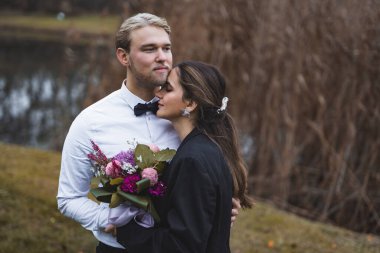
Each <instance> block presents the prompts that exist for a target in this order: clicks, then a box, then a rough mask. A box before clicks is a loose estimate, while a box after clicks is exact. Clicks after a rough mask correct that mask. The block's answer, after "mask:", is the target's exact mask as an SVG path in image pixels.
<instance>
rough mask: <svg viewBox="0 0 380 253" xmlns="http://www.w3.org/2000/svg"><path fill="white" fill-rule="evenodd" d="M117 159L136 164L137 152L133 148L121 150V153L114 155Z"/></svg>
mask: <svg viewBox="0 0 380 253" xmlns="http://www.w3.org/2000/svg"><path fill="white" fill-rule="evenodd" d="M114 159H115V160H118V161H120V162H122V163H129V164H131V165H132V166H135V165H136V163H135V154H134V152H133V150H131V149H130V150H128V151H121V152H120V153H119V154H117V155H115V157H114Z"/></svg>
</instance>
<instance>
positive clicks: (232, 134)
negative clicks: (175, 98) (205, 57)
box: [176, 61, 252, 207]
mask: <svg viewBox="0 0 380 253" xmlns="http://www.w3.org/2000/svg"><path fill="white" fill-rule="evenodd" d="M176 70H177V71H178V75H179V82H180V84H181V86H182V88H183V91H184V93H183V99H187V100H190V101H194V102H196V103H197V108H196V112H197V113H196V117H195V118H194V119H193V120H194V123H195V127H197V128H198V129H200V130H201V131H202V132H204V133H205V134H206V135H207V136H209V138H210V139H211V140H213V141H214V142H215V143H216V144H217V145H218V146H219V147H220V149H221V151H222V152H223V155H224V157H225V158H226V161H227V163H228V165H229V168H230V171H231V174H232V178H233V186H234V197H237V198H238V199H240V203H241V206H242V207H251V206H252V200H251V199H250V197H249V196H248V193H247V168H246V165H245V163H244V160H243V158H242V156H241V153H240V148H239V143H238V136H237V130H236V128H235V124H234V122H233V119H232V117H231V116H230V115H229V114H228V113H227V111H226V110H221V106H222V100H223V98H224V97H225V91H226V84H225V80H224V77H223V76H222V75H221V73H220V72H219V70H218V69H217V68H216V67H214V66H212V65H209V64H206V63H203V62H198V61H185V62H181V63H179V64H177V65H176Z"/></svg>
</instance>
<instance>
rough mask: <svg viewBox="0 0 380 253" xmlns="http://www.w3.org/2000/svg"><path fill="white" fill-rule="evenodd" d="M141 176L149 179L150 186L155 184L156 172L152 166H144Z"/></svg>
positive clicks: (156, 180) (156, 179)
mask: <svg viewBox="0 0 380 253" xmlns="http://www.w3.org/2000/svg"><path fill="white" fill-rule="evenodd" d="M141 177H142V178H147V179H149V180H150V186H153V185H155V184H157V182H158V174H157V171H156V170H155V169H154V168H145V169H143V171H142V172H141Z"/></svg>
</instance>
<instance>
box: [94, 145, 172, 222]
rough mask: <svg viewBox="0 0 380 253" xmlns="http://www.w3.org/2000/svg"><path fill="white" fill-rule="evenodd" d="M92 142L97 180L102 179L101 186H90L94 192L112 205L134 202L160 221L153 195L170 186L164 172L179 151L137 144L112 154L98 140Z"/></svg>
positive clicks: (161, 194)
mask: <svg viewBox="0 0 380 253" xmlns="http://www.w3.org/2000/svg"><path fill="white" fill-rule="evenodd" d="M91 144H92V148H93V152H92V153H90V154H88V155H87V156H88V158H89V159H90V160H91V161H92V163H93V170H94V173H95V178H94V179H93V183H96V184H97V185H99V183H101V186H100V187H97V188H93V189H91V190H90V192H91V194H93V195H94V197H95V198H96V199H97V200H98V201H101V202H106V203H109V207H110V208H114V207H117V206H119V205H120V204H122V203H124V202H126V201H127V202H130V203H132V204H133V205H135V206H136V207H139V208H141V209H143V210H145V211H147V212H149V213H151V214H152V216H153V218H154V219H155V220H156V221H159V217H158V214H157V212H156V210H155V209H154V206H153V203H152V199H151V197H152V196H163V195H164V194H165V189H166V186H165V185H164V183H163V182H162V181H160V175H161V173H162V172H163V170H164V169H165V167H166V165H167V161H169V160H171V159H172V158H173V156H174V155H175V152H176V151H175V150H173V149H164V150H159V148H158V147H157V146H155V145H150V146H148V145H144V144H137V145H136V147H135V149H129V150H127V151H121V152H119V153H118V154H117V155H115V156H114V157H112V158H108V157H106V156H105V155H104V153H103V151H102V150H101V149H100V148H99V146H98V145H97V144H96V143H95V142H93V141H91Z"/></svg>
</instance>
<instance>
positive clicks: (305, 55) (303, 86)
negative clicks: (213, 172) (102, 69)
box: [85, 0, 380, 233]
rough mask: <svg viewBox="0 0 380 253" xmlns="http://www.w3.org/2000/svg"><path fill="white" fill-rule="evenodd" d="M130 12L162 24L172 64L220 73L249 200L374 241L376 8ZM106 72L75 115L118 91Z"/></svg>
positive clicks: (112, 73) (272, 6)
mask: <svg viewBox="0 0 380 253" xmlns="http://www.w3.org/2000/svg"><path fill="white" fill-rule="evenodd" d="M129 4H130V5H129V6H128V8H126V9H125V10H127V12H126V13H124V15H125V16H129V15H131V14H134V13H137V12H152V13H155V14H157V15H160V16H164V17H166V18H167V20H168V21H169V23H170V24H171V25H172V30H173V34H172V40H173V45H174V46H173V50H174V51H173V52H174V54H175V60H176V61H177V62H178V61H181V60H184V59H196V60H202V61H206V62H210V63H213V64H215V65H217V66H219V67H220V68H221V70H222V72H223V73H224V74H225V76H226V78H227V79H228V83H229V88H228V95H229V97H230V99H231V100H230V101H231V102H230V104H229V111H230V112H231V113H232V114H233V115H234V117H235V118H236V121H237V123H238V125H239V127H240V129H241V131H242V136H243V138H242V140H243V141H245V142H244V143H245V145H246V147H247V148H246V151H247V152H246V154H245V155H246V157H247V161H248V164H249V167H250V190H251V193H253V195H255V196H260V197H261V198H266V199H271V200H272V201H273V202H274V203H276V205H278V206H280V207H282V208H284V209H288V210H293V211H295V212H297V213H299V214H302V215H305V216H307V217H309V218H313V219H316V220H320V221H329V222H334V223H335V224H339V225H341V226H345V227H348V228H350V229H354V230H357V231H364V232H374V233H380V213H379V211H378V210H380V195H379V186H378V185H379V184H380V152H379V150H380V127H379V126H380V85H379V84H380V67H379V66H380V29H379V23H380V12H379V10H380V2H379V1H376V0H361V1H356V0H347V1H334V0H323V1H318V0H308V1H290V0H289V1H279V0H255V1H247V0H213V1H211V0H192V1H189V0H178V1H175V2H173V1H155V2H152V1H149V0H141V1H131V2H129ZM110 46H111V47H112V43H110ZM94 50H96V49H94ZM109 62H110V64H104V65H105V66H108V67H109V68H110V70H109V74H108V75H105V76H104V78H103V84H102V86H101V88H96V90H95V89H92V90H89V92H88V94H89V99H88V100H86V101H85V105H88V104H89V103H91V102H93V101H94V100H97V99H99V98H100V97H102V96H104V95H105V94H107V93H109V92H110V91H111V90H113V89H117V88H119V85H120V80H119V77H120V78H122V76H123V73H120V72H121V69H120V67H119V66H118V64H117V63H115V59H114V57H113V56H112V59H110V60H109ZM115 79H118V80H119V81H115Z"/></svg>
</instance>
